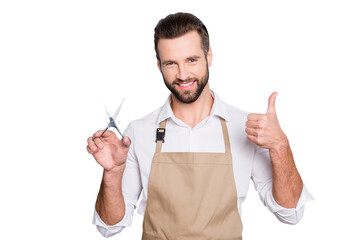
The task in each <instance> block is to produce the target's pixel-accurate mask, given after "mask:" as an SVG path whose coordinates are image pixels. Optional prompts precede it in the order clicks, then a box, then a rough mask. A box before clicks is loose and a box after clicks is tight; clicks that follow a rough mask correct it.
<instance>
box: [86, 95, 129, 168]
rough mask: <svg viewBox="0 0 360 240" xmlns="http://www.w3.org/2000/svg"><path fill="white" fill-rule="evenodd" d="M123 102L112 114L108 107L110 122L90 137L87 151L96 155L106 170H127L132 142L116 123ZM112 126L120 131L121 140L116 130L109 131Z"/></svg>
mask: <svg viewBox="0 0 360 240" xmlns="http://www.w3.org/2000/svg"><path fill="white" fill-rule="evenodd" d="M123 102H124V100H123V101H122V102H121V104H120V105H119V107H118V108H117V110H116V111H115V113H114V115H112V116H111V115H110V114H109V112H108V111H107V109H106V112H107V114H108V117H109V120H110V122H109V123H108V125H107V126H106V128H105V129H104V130H99V131H97V132H96V133H95V134H94V135H93V136H92V137H89V138H88V145H87V151H88V152H89V153H90V154H92V155H93V156H94V158H95V160H96V161H97V162H98V163H99V164H100V165H101V166H102V167H103V168H104V170H106V171H112V170H120V171H124V170H125V162H126V158H127V153H128V151H129V146H130V143H131V142H130V139H129V138H128V137H126V136H125V137H124V136H123V134H122V133H121V131H120V129H119V128H118V127H117V125H116V123H115V119H116V118H117V116H118V114H119V112H120V109H121V107H122V104H123ZM110 127H114V128H115V129H116V130H117V131H118V132H119V133H120V135H121V137H122V139H121V140H120V139H119V138H118V137H117V136H116V134H115V133H114V132H112V131H107V130H108V128H110Z"/></svg>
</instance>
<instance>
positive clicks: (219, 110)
mask: <svg viewBox="0 0 360 240" xmlns="http://www.w3.org/2000/svg"><path fill="white" fill-rule="evenodd" d="M210 93H211V96H212V97H213V98H214V103H213V106H212V108H211V111H210V115H209V119H208V121H209V120H210V119H212V118H213V117H214V116H215V115H216V116H219V117H221V118H223V119H225V120H226V121H229V114H228V112H227V110H226V104H225V103H224V102H223V101H222V100H221V99H220V98H219V96H218V95H217V94H216V93H215V92H214V91H213V90H210ZM171 101H172V100H171V94H170V95H169V97H168V98H167V100H166V102H165V104H164V105H163V106H162V107H161V110H160V113H159V117H158V119H157V123H158V124H159V123H160V122H162V121H164V120H165V119H168V118H171V119H173V120H174V121H175V122H177V121H178V119H177V118H176V117H175V115H174V113H173V111H172V109H171V106H170V104H171Z"/></svg>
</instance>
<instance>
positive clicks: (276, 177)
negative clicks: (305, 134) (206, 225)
mask: <svg viewBox="0 0 360 240" xmlns="http://www.w3.org/2000/svg"><path fill="white" fill-rule="evenodd" d="M269 152H270V158H271V163H272V173H273V174H272V175H273V186H272V193H273V196H274V199H275V201H276V202H277V203H278V204H279V205H281V206H282V207H284V208H295V207H296V205H297V202H298V200H299V198H300V195H301V192H302V189H303V182H302V179H301V176H300V174H299V172H298V170H297V168H296V165H295V161H294V158H293V154H292V151H291V148H290V144H289V142H288V140H287V139H286V140H285V141H284V142H283V143H282V144H281V145H279V146H277V147H276V148H273V149H270V150H269Z"/></svg>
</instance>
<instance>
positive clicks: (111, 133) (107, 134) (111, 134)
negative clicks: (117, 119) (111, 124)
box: [100, 130, 116, 138]
mask: <svg viewBox="0 0 360 240" xmlns="http://www.w3.org/2000/svg"><path fill="white" fill-rule="evenodd" d="M103 133H104V134H103ZM101 134H103V135H102V136H101V137H102V138H110V137H111V138H112V137H116V134H115V133H114V132H113V131H111V130H107V131H106V132H104V131H102V132H101ZM101 134H100V135H101Z"/></svg>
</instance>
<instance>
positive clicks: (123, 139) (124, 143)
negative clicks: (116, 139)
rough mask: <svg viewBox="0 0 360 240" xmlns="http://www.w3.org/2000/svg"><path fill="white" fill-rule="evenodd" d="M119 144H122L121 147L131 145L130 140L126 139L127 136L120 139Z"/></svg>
mask: <svg viewBox="0 0 360 240" xmlns="http://www.w3.org/2000/svg"><path fill="white" fill-rule="evenodd" d="M121 142H122V143H123V145H124V146H125V147H129V146H130V144H131V140H130V138H129V137H127V136H124V137H123V138H122V139H121Z"/></svg>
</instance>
